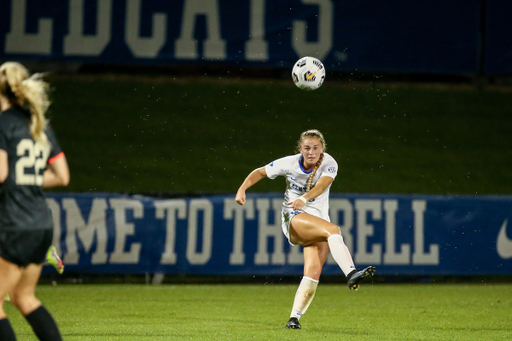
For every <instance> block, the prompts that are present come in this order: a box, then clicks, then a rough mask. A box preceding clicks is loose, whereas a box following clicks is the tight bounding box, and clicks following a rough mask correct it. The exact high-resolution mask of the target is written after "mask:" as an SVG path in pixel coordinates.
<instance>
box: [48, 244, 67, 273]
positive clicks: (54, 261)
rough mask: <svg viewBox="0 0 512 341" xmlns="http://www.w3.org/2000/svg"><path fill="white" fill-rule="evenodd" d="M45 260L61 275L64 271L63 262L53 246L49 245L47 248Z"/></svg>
mask: <svg viewBox="0 0 512 341" xmlns="http://www.w3.org/2000/svg"><path fill="white" fill-rule="evenodd" d="M46 260H47V261H48V263H50V264H51V265H53V267H54V268H55V270H57V272H58V273H59V274H60V275H62V273H63V272H64V263H63V262H62V259H60V257H59V254H58V253H57V248H56V247H55V246H51V247H50V248H49V249H48V252H47V253H46Z"/></svg>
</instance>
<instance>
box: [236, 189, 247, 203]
mask: <svg viewBox="0 0 512 341" xmlns="http://www.w3.org/2000/svg"><path fill="white" fill-rule="evenodd" d="M235 201H236V202H237V203H238V204H239V205H243V204H245V191H241V190H238V192H236V197H235Z"/></svg>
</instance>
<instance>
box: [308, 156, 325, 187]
mask: <svg viewBox="0 0 512 341" xmlns="http://www.w3.org/2000/svg"><path fill="white" fill-rule="evenodd" d="M323 160H324V153H322V154H321V155H320V158H319V159H318V161H317V162H316V164H315V168H313V171H312V172H311V174H310V175H309V178H308V181H307V192H309V190H310V189H311V187H312V185H313V178H314V177H315V174H316V171H317V170H318V168H320V166H321V165H322V161H323Z"/></svg>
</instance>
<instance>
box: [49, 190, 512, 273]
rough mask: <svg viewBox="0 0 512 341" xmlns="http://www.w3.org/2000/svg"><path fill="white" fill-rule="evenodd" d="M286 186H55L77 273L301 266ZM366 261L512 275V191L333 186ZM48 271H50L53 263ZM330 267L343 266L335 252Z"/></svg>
mask: <svg viewBox="0 0 512 341" xmlns="http://www.w3.org/2000/svg"><path fill="white" fill-rule="evenodd" d="M281 202H282V194H250V195H249V196H248V202H247V204H246V205H244V206H239V205H238V204H236V203H235V202H234V198H233V197H232V196H220V195H219V196H210V197H203V198H192V199H190V198H185V199H172V200H162V199H154V198H147V197H128V196H120V195H110V194H73V193H69V194H66V193H64V194H50V195H49V198H48V203H49V205H50V209H51V210H52V214H53V218H54V222H55V236H54V245H56V246H58V248H59V250H60V251H61V253H62V255H63V260H64V263H65V264H66V270H67V271H69V272H77V273H100V274H102V273H103V274H124V273H133V274H143V273H148V272H149V273H155V272H164V273H167V274H202V275H229V274H231V275H255V274H259V275H300V274H301V273H302V266H303V257H302V248H301V247H299V246H296V247H291V246H290V245H289V244H288V242H287V240H286V239H285V238H284V236H283V235H282V232H281V227H280V224H281V223H280V219H281V218H280V206H281ZM330 215H331V220H332V222H333V223H335V224H337V225H338V226H340V229H341V231H342V234H343V236H344V240H345V243H346V244H347V246H348V248H349V249H350V250H351V252H352V254H353V257H354V260H355V263H356V265H357V266H359V267H360V266H364V265H374V266H376V267H377V273H378V274H381V275H482V274H489V275H510V274H512V226H509V225H510V224H509V221H510V220H511V218H512V197H444V196H413V195H411V196H405V195H401V196H397V195H344V194H332V195H331V211H330ZM46 271H51V269H49V268H47V269H46ZM323 273H324V274H341V270H340V269H339V267H338V266H337V264H336V263H335V262H334V261H333V260H332V259H331V258H329V259H328V261H327V264H326V265H325V267H324V272H323Z"/></svg>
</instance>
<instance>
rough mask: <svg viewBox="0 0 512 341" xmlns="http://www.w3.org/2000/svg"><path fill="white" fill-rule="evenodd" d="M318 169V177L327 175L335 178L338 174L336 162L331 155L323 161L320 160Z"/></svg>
mask: <svg viewBox="0 0 512 341" xmlns="http://www.w3.org/2000/svg"><path fill="white" fill-rule="evenodd" d="M319 171H320V177H322V176H329V177H331V178H333V179H336V175H337V174H338V163H337V162H336V160H334V158H333V157H332V156H329V157H327V158H326V160H325V161H324V162H322V165H321V166H320V169H319Z"/></svg>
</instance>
